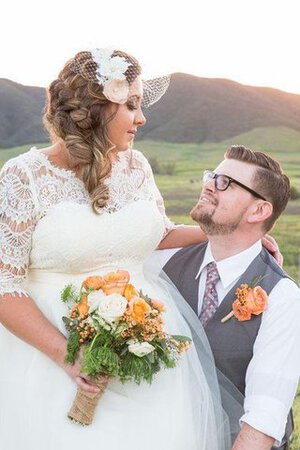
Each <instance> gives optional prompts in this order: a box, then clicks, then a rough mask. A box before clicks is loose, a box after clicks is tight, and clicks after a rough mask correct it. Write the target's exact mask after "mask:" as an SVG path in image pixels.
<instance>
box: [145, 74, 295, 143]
mask: <svg viewBox="0 0 300 450" xmlns="http://www.w3.org/2000/svg"><path fill="white" fill-rule="evenodd" d="M147 116H148V117H147V124H146V126H145V127H143V129H141V130H140V131H139V135H140V137H143V138H147V139H154V140H166V141H169V142H199V143H201V142H219V141H223V140H225V139H229V138H231V137H233V136H236V135H239V134H242V133H246V132H248V131H251V130H252V129H254V128H260V127H277V126H284V127H287V128H292V129H294V130H300V95H297V94H288V93H286V92H283V91H280V90H278V89H271V88H263V87H252V86H245V85H242V84H239V83H236V82H234V81H230V80H223V79H213V78H199V77H195V76H192V75H187V74H182V73H176V74H174V75H173V76H172V80H171V84H170V87H169V89H168V91H167V93H166V94H165V96H164V97H163V99H162V100H161V101H160V102H158V103H157V104H155V105H153V107H151V109H150V111H149V114H147Z"/></svg>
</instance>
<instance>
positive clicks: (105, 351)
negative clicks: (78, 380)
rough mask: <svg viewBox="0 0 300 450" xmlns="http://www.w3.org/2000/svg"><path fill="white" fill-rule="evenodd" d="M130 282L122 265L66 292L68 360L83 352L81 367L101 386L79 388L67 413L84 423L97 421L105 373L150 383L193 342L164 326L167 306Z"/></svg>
mask: <svg viewBox="0 0 300 450" xmlns="http://www.w3.org/2000/svg"><path fill="white" fill-rule="evenodd" d="M129 281H130V275H129V273H128V272H126V271H121V270H118V271H117V272H112V273H108V274H107V275H105V276H103V277H100V276H92V277H88V278H87V279H86V280H84V282H83V283H82V285H81V288H80V290H79V292H76V289H75V287H74V286H73V285H71V284H69V285H67V286H66V287H65V288H64V290H63V291H62V294H61V298H62V301H63V302H65V303H68V304H69V306H70V309H69V315H68V317H63V321H64V323H65V326H66V329H67V331H68V332H69V337H68V341H67V355H66V361H67V362H68V363H70V364H74V362H75V360H76V358H77V357H78V355H79V352H80V351H82V358H83V360H82V372H84V373H86V374H87V375H88V376H89V377H90V378H91V379H93V380H95V381H96V383H97V384H98V386H99V388H100V392H99V393H97V394H91V393H88V392H85V391H83V390H81V389H78V391H77V395H76V398H75V400H74V403H73V406H72V407H71V410H70V411H69V414H68V417H69V418H70V419H71V420H74V421H76V422H77V423H79V424H81V425H89V424H91V423H92V421H93V415H94V412H95V408H96V406H97V403H98V401H99V398H100V397H101V395H102V393H103V392H104V390H105V387H106V384H105V385H104V384H103V383H101V378H102V377H118V378H119V379H120V381H121V382H123V383H125V382H129V381H133V382H135V383H137V384H140V383H141V382H142V381H146V382H148V383H151V382H152V379H153V376H154V374H156V373H157V372H159V371H160V370H161V369H162V368H173V367H175V366H176V364H177V361H178V359H179V357H180V355H181V354H182V353H183V352H184V351H186V350H188V348H189V346H190V343H191V340H190V339H189V338H188V337H186V336H179V335H168V334H167V333H166V332H165V331H164V329H163V318H162V313H163V312H164V310H165V308H164V305H163V304H162V303H161V302H160V301H158V300H156V299H152V298H149V297H148V296H147V295H145V294H143V292H142V291H137V290H136V288H135V287H134V286H133V285H132V284H130V283H129Z"/></svg>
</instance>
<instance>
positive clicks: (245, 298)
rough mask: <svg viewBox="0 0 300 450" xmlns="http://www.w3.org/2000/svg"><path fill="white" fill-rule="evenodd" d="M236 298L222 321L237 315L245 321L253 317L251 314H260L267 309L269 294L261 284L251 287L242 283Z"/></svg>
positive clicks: (241, 320)
mask: <svg viewBox="0 0 300 450" xmlns="http://www.w3.org/2000/svg"><path fill="white" fill-rule="evenodd" d="M235 294H236V297H237V298H236V300H235V301H234V302H233V303H232V311H231V312H230V313H229V314H227V316H225V317H223V319H222V320H221V322H222V323H224V322H226V321H227V320H229V319H230V318H231V317H233V316H235V317H236V318H237V320H239V321H240V322H243V321H245V320H250V319H251V314H254V315H256V316H257V315H259V314H261V313H262V312H263V311H265V310H266V307H267V301H268V295H267V293H266V291H264V290H263V289H262V288H261V287H260V286H255V287H250V286H248V284H241V286H240V287H239V288H237V290H236V291H235Z"/></svg>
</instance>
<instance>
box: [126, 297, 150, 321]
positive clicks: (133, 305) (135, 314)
mask: <svg viewBox="0 0 300 450" xmlns="http://www.w3.org/2000/svg"><path fill="white" fill-rule="evenodd" d="M129 308H130V312H131V317H132V320H134V321H135V322H137V323H143V322H144V321H145V318H146V314H147V313H149V312H150V311H151V308H150V306H149V305H148V303H146V302H145V300H144V299H143V298H140V297H132V299H131V300H130V302H129Z"/></svg>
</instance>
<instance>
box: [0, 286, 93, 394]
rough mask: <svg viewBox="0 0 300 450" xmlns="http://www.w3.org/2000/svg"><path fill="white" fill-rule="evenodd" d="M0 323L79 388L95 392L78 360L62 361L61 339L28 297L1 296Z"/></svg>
mask: <svg viewBox="0 0 300 450" xmlns="http://www.w3.org/2000/svg"><path fill="white" fill-rule="evenodd" d="M0 323H1V324H2V325H3V326H4V327H5V328H7V330H9V331H10V332H11V333H13V334H14V335H15V336H17V337H18V338H20V339H22V340H23V341H25V342H27V344H29V345H32V346H33V347H35V348H36V349H38V350H39V351H41V352H42V353H44V354H45V355H46V356H48V358H50V359H51V360H52V361H53V362H54V363H55V364H57V365H58V366H59V367H61V368H62V369H63V370H64V371H65V372H66V373H67V374H68V375H69V376H70V377H71V378H72V379H73V380H74V381H75V382H76V383H77V385H78V386H79V387H80V388H81V389H83V390H85V391H87V392H98V391H99V389H98V388H97V387H96V386H95V384H94V383H92V382H91V381H89V380H88V379H87V377H85V376H84V375H83V374H80V366H81V361H80V359H78V360H77V361H76V363H75V364H74V365H70V364H67V363H66V362H65V355H66V338H65V336H64V335H63V334H62V333H61V332H60V331H59V330H58V329H57V328H56V327H54V326H53V325H52V324H51V323H50V322H49V321H48V320H47V319H46V317H45V316H44V315H43V314H42V312H41V311H40V309H39V308H38V307H37V306H36V304H35V303H34V301H33V300H32V299H31V298H30V297H26V296H24V295H21V296H13V295H10V294H5V295H3V296H1V297H0Z"/></svg>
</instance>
